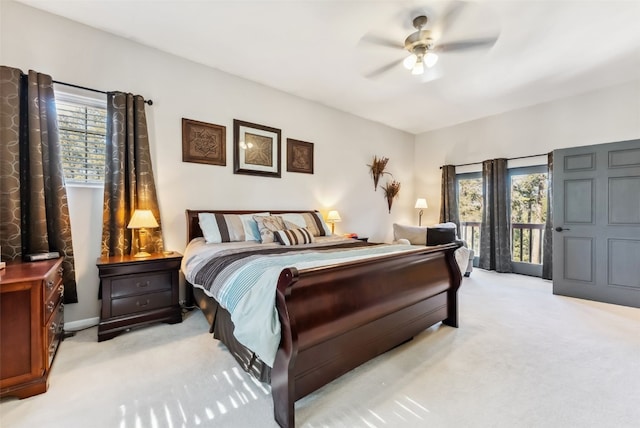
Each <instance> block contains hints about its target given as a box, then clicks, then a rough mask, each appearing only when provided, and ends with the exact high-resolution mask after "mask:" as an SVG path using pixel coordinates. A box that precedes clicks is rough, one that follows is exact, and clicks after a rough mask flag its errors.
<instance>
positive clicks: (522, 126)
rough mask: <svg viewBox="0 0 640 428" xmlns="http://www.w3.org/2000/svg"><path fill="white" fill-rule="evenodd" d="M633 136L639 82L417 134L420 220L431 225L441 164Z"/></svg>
mask: <svg viewBox="0 0 640 428" xmlns="http://www.w3.org/2000/svg"><path fill="white" fill-rule="evenodd" d="M635 138H640V80H637V81H634V82H631V83H626V84H622V85H617V86H613V87H609V88H605V89H602V90H599V91H594V92H589V93H585V94H582V95H579V96H574V97H570V98H565V99H561V100H557V101H553V102H549V103H544V104H539V105H536V106H532V107H528V108H523V109H519V110H514V111H510V112H507V113H503V114H500V115H496V116H491V117H487V118H484V119H479V120H475V121H472V122H466V123H463V124H459V125H455V126H451V127H448V128H442V129H439V130H435V131H431V132H426V133H423V134H420V135H417V136H416V145H415V171H416V176H415V182H414V185H415V191H416V194H419V195H421V196H424V197H426V198H427V200H428V202H429V208H428V209H427V210H426V212H425V216H426V217H425V218H426V221H427V224H428V223H434V222H437V221H438V217H439V213H440V178H441V175H440V174H441V171H440V169H439V167H440V166H442V165H448V164H453V165H458V164H466V163H471V162H482V161H483V160H486V159H494V158H499V157H506V158H512V157H519V156H530V155H537V154H544V153H548V152H550V151H552V150H554V149H561V148H566V147H577V146H586V145H592V144H600V143H611V142H615V141H624V140H631V139H635ZM521 162H522V161H521ZM478 168H480V169H481V167H480V166H475V167H474V166H472V167H470V168H469V167H467V168H466V170H467V171H468V170H472V169H475V170H478Z"/></svg>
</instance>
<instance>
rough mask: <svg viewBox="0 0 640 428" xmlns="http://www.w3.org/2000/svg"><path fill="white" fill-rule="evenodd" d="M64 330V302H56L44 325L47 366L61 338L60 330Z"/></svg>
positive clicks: (49, 364)
mask: <svg viewBox="0 0 640 428" xmlns="http://www.w3.org/2000/svg"><path fill="white" fill-rule="evenodd" d="M63 330H64V303H62V302H60V301H59V302H58V305H57V306H56V307H55V308H54V310H53V314H52V316H51V319H50V320H49V322H48V323H47V326H46V334H47V341H46V342H45V343H46V344H47V345H48V346H47V358H48V366H51V361H53V357H54V356H55V355H56V351H57V350H58V345H60V340H61V339H62V332H63Z"/></svg>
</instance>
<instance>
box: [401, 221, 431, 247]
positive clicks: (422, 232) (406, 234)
mask: <svg viewBox="0 0 640 428" xmlns="http://www.w3.org/2000/svg"><path fill="white" fill-rule="evenodd" d="M400 239H406V240H408V241H409V242H410V243H411V244H413V245H427V227H426V226H404V225H401V224H397V223H393V240H394V241H398V240H400Z"/></svg>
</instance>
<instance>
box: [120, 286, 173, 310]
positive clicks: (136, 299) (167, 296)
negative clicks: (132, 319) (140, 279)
mask: <svg viewBox="0 0 640 428" xmlns="http://www.w3.org/2000/svg"><path fill="white" fill-rule="evenodd" d="M169 288H170V287H169ZM171 294H172V291H171V289H169V290H168V291H162V292H159V293H148V294H140V295H138V296H132V297H123V298H120V299H112V300H111V316H113V317H117V316H120V315H129V314H133V313H136V312H143V311H150V310H152V309H158V308H164V307H167V306H171Z"/></svg>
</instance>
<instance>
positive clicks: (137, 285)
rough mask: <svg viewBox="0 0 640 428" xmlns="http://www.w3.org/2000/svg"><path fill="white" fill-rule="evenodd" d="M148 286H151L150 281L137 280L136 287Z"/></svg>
mask: <svg viewBox="0 0 640 428" xmlns="http://www.w3.org/2000/svg"><path fill="white" fill-rule="evenodd" d="M148 286H149V281H145V282H136V287H138V288H144V287H148Z"/></svg>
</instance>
